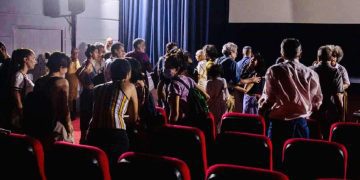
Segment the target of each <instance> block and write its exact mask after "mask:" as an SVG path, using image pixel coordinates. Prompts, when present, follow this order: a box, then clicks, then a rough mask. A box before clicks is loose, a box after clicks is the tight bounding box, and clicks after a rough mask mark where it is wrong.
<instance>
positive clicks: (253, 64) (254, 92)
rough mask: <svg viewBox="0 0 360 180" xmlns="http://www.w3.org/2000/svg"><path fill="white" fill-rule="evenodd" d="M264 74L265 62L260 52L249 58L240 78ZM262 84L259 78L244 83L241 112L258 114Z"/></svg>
mask: <svg viewBox="0 0 360 180" xmlns="http://www.w3.org/2000/svg"><path fill="white" fill-rule="evenodd" d="M264 74H265V64H264V59H263V58H262V57H261V55H260V53H255V54H254V56H253V57H252V58H251V59H250V62H249V64H248V65H246V66H245V68H244V70H243V72H242V74H241V78H242V79H247V78H251V77H253V76H258V77H262V76H264ZM263 86H264V80H261V81H260V83H249V84H245V86H244V88H245V94H244V99H243V110H242V112H243V113H247V114H258V108H259V107H258V100H259V98H260V96H261V93H262V90H263Z"/></svg>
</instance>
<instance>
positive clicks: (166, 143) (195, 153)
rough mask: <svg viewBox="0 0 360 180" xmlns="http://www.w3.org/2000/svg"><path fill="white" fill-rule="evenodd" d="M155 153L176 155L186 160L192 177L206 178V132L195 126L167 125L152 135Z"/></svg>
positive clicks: (153, 151)
mask: <svg viewBox="0 0 360 180" xmlns="http://www.w3.org/2000/svg"><path fill="white" fill-rule="evenodd" d="M151 146H152V148H151V149H152V150H151V152H152V153H153V154H158V155H164V156H170V157H175V158H178V159H181V160H183V161H185V162H186V164H187V165H188V166H189V168H190V173H191V179H194V180H196V179H204V178H205V172H206V169H207V154H206V145H205V136H204V133H203V132H202V131H201V130H199V129H197V128H194V127H187V126H179V125H166V126H164V127H163V128H161V129H158V130H157V131H156V132H154V133H153V135H152V140H151Z"/></svg>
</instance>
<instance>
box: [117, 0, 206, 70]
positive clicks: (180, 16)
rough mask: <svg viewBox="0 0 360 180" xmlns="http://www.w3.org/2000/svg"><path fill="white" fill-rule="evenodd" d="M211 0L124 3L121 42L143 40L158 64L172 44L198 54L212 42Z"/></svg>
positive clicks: (129, 44)
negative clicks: (210, 28) (210, 24)
mask: <svg viewBox="0 0 360 180" xmlns="http://www.w3.org/2000/svg"><path fill="white" fill-rule="evenodd" d="M209 7H210V0H120V24H119V41H121V42H122V43H124V44H125V47H126V50H127V51H131V50H132V49H133V47H132V41H133V40H134V39H135V38H138V37H139V38H143V39H145V41H146V45H147V50H146V51H147V53H148V54H149V56H150V59H151V62H152V63H153V64H155V63H156V62H157V60H158V58H159V57H160V56H162V55H163V54H164V53H165V45H166V43H168V42H171V41H173V42H176V43H177V44H178V45H179V47H181V48H183V49H185V50H188V51H189V52H190V53H192V54H193V53H195V51H196V50H197V49H198V48H201V47H202V46H203V45H204V44H205V43H207V41H208V28H209V9H210V8H209Z"/></svg>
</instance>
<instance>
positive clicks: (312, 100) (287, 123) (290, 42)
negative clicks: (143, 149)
mask: <svg viewBox="0 0 360 180" xmlns="http://www.w3.org/2000/svg"><path fill="white" fill-rule="evenodd" d="M301 52H302V50H301V44H300V42H299V41H298V40H297V39H293V38H291V39H284V40H283V41H282V43H281V56H282V57H283V58H284V59H285V62H283V63H279V64H275V65H273V66H271V67H270V68H269V69H268V70H267V72H266V75H265V86H264V90H263V94H262V96H261V98H260V100H259V114H261V115H263V116H265V119H266V120H267V124H269V126H267V127H268V136H269V137H270V138H271V141H272V143H273V147H274V166H275V167H276V168H278V167H279V166H280V165H281V150H282V146H283V144H284V142H285V141H286V140H287V139H289V138H309V135H310V132H309V127H308V125H307V120H306V118H308V117H309V116H310V115H311V114H312V112H313V111H316V110H318V109H319V108H320V105H321V103H322V99H323V96H322V92H321V88H320V82H319V76H318V75H317V73H316V72H314V71H313V70H311V69H310V68H308V67H306V66H305V65H303V64H302V63H300V62H299V59H300V56H301Z"/></svg>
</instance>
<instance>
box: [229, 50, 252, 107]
mask: <svg viewBox="0 0 360 180" xmlns="http://www.w3.org/2000/svg"><path fill="white" fill-rule="evenodd" d="M242 56H243V57H242V59H241V60H240V61H238V62H237V63H236V78H237V80H236V82H237V83H239V82H240V83H239V85H238V86H235V91H234V97H235V109H234V111H235V112H242V111H243V108H244V107H243V99H244V93H245V89H243V87H244V84H247V83H244V82H243V80H244V79H242V78H241V75H242V73H243V71H244V69H245V67H246V66H247V65H248V64H249V63H250V60H251V58H252V56H253V52H252V47H251V46H244V47H243V49H242ZM248 78H251V77H248Z"/></svg>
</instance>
